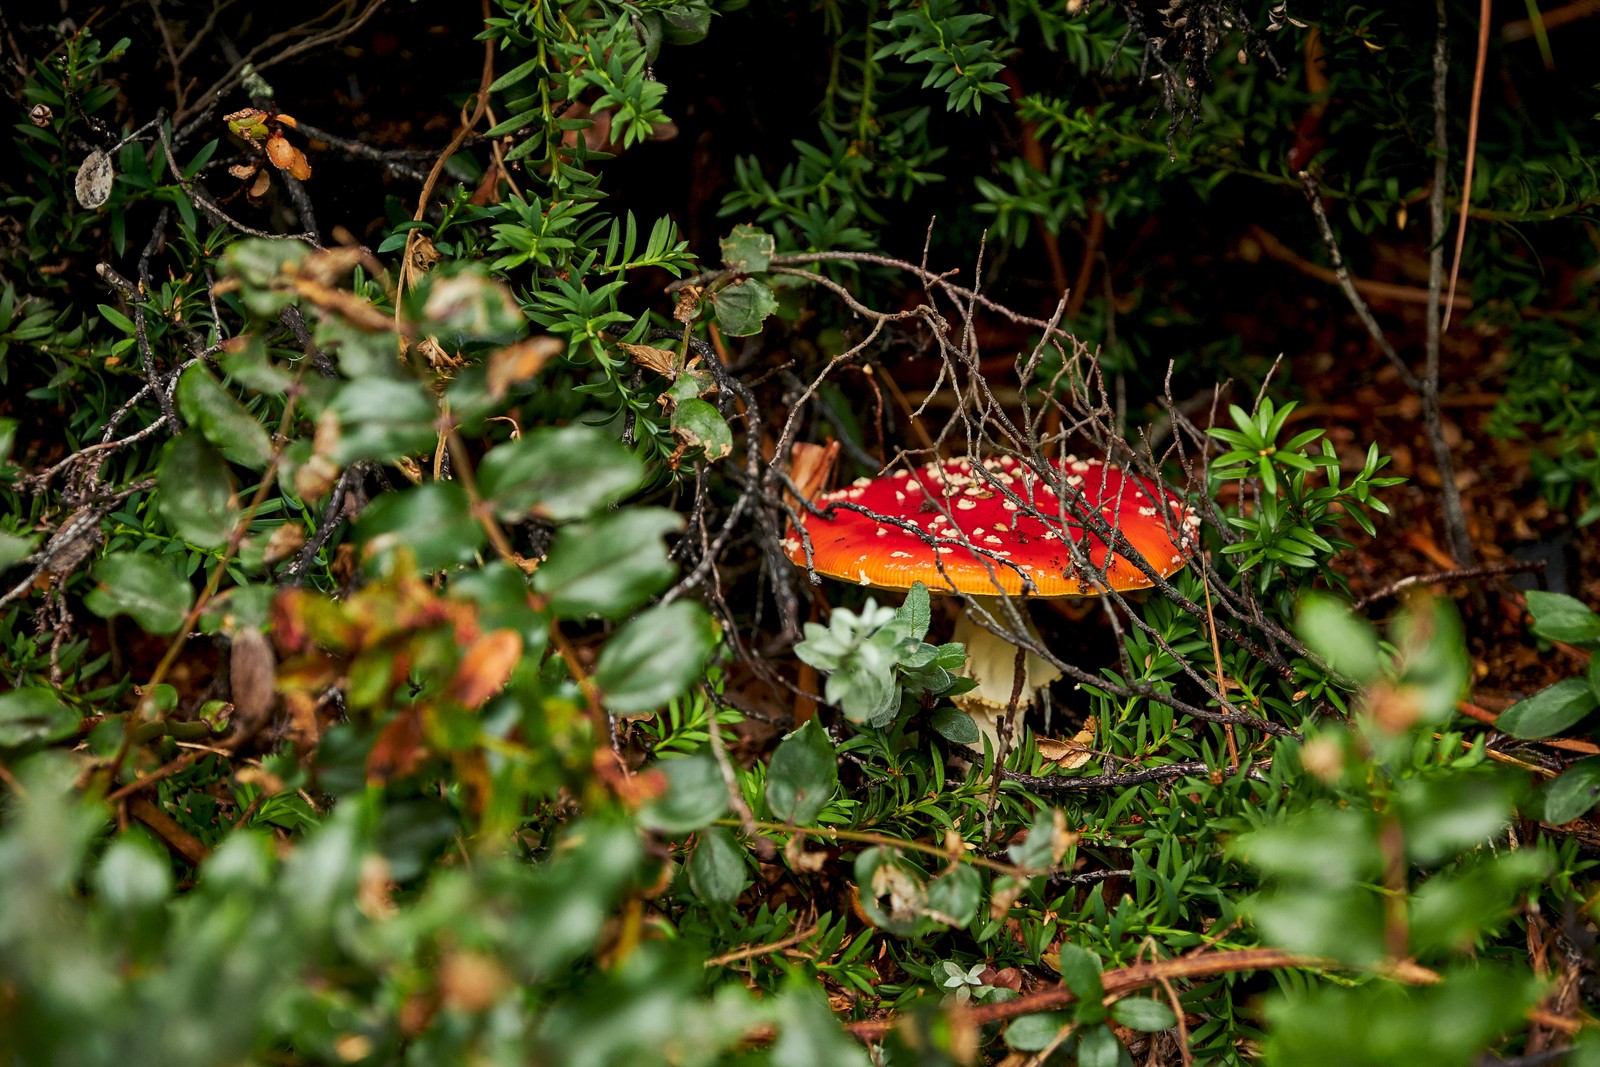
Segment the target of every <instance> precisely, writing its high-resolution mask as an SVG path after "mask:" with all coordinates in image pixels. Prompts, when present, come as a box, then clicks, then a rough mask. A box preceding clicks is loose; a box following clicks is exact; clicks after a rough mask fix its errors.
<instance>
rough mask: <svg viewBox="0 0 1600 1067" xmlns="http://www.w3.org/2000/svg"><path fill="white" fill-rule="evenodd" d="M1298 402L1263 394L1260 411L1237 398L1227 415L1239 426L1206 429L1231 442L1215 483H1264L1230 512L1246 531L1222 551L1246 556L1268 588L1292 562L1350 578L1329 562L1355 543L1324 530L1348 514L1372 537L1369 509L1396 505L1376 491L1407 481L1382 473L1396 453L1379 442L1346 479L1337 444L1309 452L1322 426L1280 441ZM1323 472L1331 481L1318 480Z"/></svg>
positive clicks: (1215, 469)
mask: <svg viewBox="0 0 1600 1067" xmlns="http://www.w3.org/2000/svg"><path fill="white" fill-rule="evenodd" d="M1294 409H1295V403H1294V402H1293V401H1289V402H1288V403H1285V404H1284V405H1283V406H1281V407H1279V406H1277V405H1275V404H1274V403H1273V402H1272V399H1271V398H1270V397H1267V398H1263V400H1262V402H1261V406H1260V407H1259V408H1258V409H1257V410H1256V412H1255V414H1254V415H1251V414H1249V413H1248V412H1246V411H1245V410H1244V409H1243V408H1241V407H1239V406H1238V405H1237V404H1230V405H1229V406H1228V414H1229V416H1230V417H1231V418H1232V419H1233V423H1234V426H1235V427H1236V428H1235V429H1228V428H1226V427H1222V426H1213V427H1212V428H1211V429H1209V430H1208V431H1207V432H1208V433H1209V434H1210V435H1211V436H1212V437H1214V438H1216V439H1217V440H1219V441H1221V442H1222V443H1223V444H1225V445H1227V446H1228V451H1226V452H1223V453H1222V454H1221V455H1219V456H1217V457H1216V458H1215V459H1213V460H1212V461H1211V478H1212V481H1213V483H1220V482H1223V481H1240V482H1247V481H1250V482H1256V483H1258V484H1259V486H1260V492H1259V493H1257V494H1255V495H1254V496H1253V497H1248V498H1246V497H1243V496H1241V506H1240V511H1241V513H1240V514H1237V515H1230V516H1228V523H1229V525H1231V526H1233V527H1234V528H1236V529H1238V530H1241V531H1243V534H1242V536H1241V537H1240V538H1239V540H1236V541H1232V542H1231V543H1230V544H1227V545H1225V546H1224V547H1223V549H1222V551H1223V554H1224V555H1242V556H1243V557H1244V559H1243V560H1241V561H1240V564H1239V566H1240V569H1241V570H1247V571H1249V570H1253V571H1254V572H1255V576H1256V587H1257V588H1258V589H1259V590H1260V591H1261V592H1266V591H1267V589H1268V588H1269V587H1271V586H1272V585H1273V584H1275V583H1276V582H1278V581H1280V579H1281V578H1282V577H1283V568H1286V567H1287V568H1295V569H1300V570H1316V571H1317V572H1318V573H1319V574H1320V575H1321V576H1322V577H1323V578H1324V579H1326V580H1327V581H1328V582H1330V583H1331V584H1333V585H1334V586H1336V587H1340V586H1342V585H1343V579H1342V578H1341V577H1340V576H1339V575H1338V573H1337V572H1336V571H1334V570H1333V568H1332V567H1330V566H1329V563H1330V562H1331V561H1332V559H1333V557H1334V555H1335V554H1336V553H1338V552H1340V551H1343V550H1344V549H1347V548H1349V547H1351V546H1350V542H1349V541H1346V540H1343V539H1342V538H1338V537H1333V538H1328V537H1324V536H1323V534H1322V533H1321V532H1319V531H1325V530H1330V529H1332V528H1335V527H1337V526H1338V525H1339V524H1340V522H1341V521H1342V519H1343V518H1344V517H1345V516H1349V517H1350V518H1351V519H1352V520H1354V521H1355V523H1356V525H1358V526H1360V527H1361V529H1362V530H1364V531H1365V532H1366V533H1367V535H1368V536H1371V535H1372V534H1373V532H1374V527H1373V524H1372V519H1371V518H1370V517H1369V516H1368V514H1367V512H1368V511H1376V512H1378V513H1379V514H1383V515H1386V514H1388V512H1389V508H1388V505H1386V504H1384V502H1383V501H1382V500H1380V499H1378V498H1377V497H1376V496H1375V495H1374V493H1375V492H1376V491H1377V490H1379V489H1384V488H1387V487H1388V486H1391V485H1398V484H1400V483H1401V482H1402V481H1404V480H1405V479H1403V478H1384V477H1376V475H1377V472H1378V471H1380V470H1382V469H1383V468H1384V467H1385V466H1387V465H1388V462H1389V460H1388V458H1387V457H1386V456H1382V455H1380V454H1379V452H1378V446H1377V445H1376V444H1373V445H1371V446H1369V447H1368V449H1367V454H1366V458H1365V461H1364V462H1363V463H1362V466H1361V470H1360V471H1359V472H1358V473H1357V474H1356V475H1355V477H1354V478H1352V479H1350V481H1349V484H1341V483H1342V477H1341V474H1340V470H1339V457H1338V455H1337V454H1335V452H1334V450H1333V446H1332V445H1331V444H1329V443H1328V442H1327V441H1326V440H1322V448H1321V451H1320V452H1319V453H1315V454H1313V453H1310V452H1308V451H1307V448H1308V446H1310V445H1312V444H1314V443H1315V442H1317V441H1318V440H1319V439H1322V437H1323V431H1322V430H1303V431H1301V432H1300V433H1297V434H1295V435H1294V436H1293V437H1291V438H1289V440H1287V441H1283V442H1280V441H1279V440H1278V437H1279V435H1280V434H1282V433H1283V429H1284V426H1285V424H1286V423H1287V422H1288V419H1289V416H1290V415H1291V414H1293V413H1294ZM1319 474H1320V475H1321V477H1322V479H1323V480H1325V481H1326V482H1327V484H1326V485H1320V486H1319V485H1315V483H1314V478H1315V476H1317V475H1319ZM1247 499H1248V501H1249V503H1248V505H1247V504H1246V503H1245V500H1247Z"/></svg>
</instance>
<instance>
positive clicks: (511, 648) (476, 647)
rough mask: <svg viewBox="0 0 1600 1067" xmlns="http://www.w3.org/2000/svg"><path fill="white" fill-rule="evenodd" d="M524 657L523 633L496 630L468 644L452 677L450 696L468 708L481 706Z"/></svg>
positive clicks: (503, 682)
mask: <svg viewBox="0 0 1600 1067" xmlns="http://www.w3.org/2000/svg"><path fill="white" fill-rule="evenodd" d="M521 658H522V635H521V634H519V633H517V631H515V630H494V631H492V632H490V633H486V634H484V635H483V636H482V637H480V638H478V639H477V640H476V641H474V642H472V644H471V645H469V646H468V647H467V651H466V652H465V653H464V654H463V655H462V657H461V663H460V665H458V666H457V667H456V674H455V677H454V678H453V679H451V681H450V696H451V697H452V698H454V699H455V701H456V702H457V703H459V704H461V705H462V706H463V707H466V708H473V709H476V708H480V707H482V706H483V703H484V701H486V700H488V699H489V698H490V697H492V696H494V694H495V693H497V692H499V691H500V688H501V687H502V686H503V685H505V684H506V682H507V681H508V680H509V679H510V678H511V672H512V671H513V670H514V669H515V668H516V666H517V661H518V660H519V659H521Z"/></svg>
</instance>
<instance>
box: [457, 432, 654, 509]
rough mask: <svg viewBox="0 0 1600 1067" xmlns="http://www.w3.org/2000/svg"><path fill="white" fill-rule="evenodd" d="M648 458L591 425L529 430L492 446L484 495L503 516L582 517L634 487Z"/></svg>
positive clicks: (484, 469)
mask: <svg viewBox="0 0 1600 1067" xmlns="http://www.w3.org/2000/svg"><path fill="white" fill-rule="evenodd" d="M644 474H645V471H644V464H643V463H642V462H641V461H640V460H639V458H638V457H637V456H635V455H634V454H633V453H631V452H629V451H628V450H627V449H626V448H623V447H622V445H621V444H619V443H618V442H617V441H616V439H614V438H612V437H610V436H608V435H607V434H604V433H601V432H600V431H599V430H597V429H595V428H594V427H592V426H563V427H560V428H558V429H552V428H544V427H542V428H540V429H537V430H532V431H529V432H528V433H525V434H523V435H522V437H521V438H520V439H518V440H516V441H512V442H510V443H508V444H503V445H497V446H495V447H494V448H492V449H490V450H489V452H488V453H487V454H486V455H485V456H484V457H483V462H482V463H481V464H479V466H478V481H479V483H480V484H481V486H482V488H483V495H484V499H486V500H487V501H489V502H490V503H491V504H493V505H494V509H495V514H496V515H498V516H499V517H500V518H501V519H502V520H503V521H505V522H518V521H521V520H522V519H524V518H526V517H527V516H528V515H529V513H532V514H535V515H543V516H546V517H548V518H552V519H560V520H567V519H583V518H588V517H589V516H590V515H592V514H593V513H594V512H596V511H598V510H600V509H601V508H603V507H606V506H607V505H609V504H614V503H616V502H617V501H618V500H620V499H621V498H622V497H624V496H626V495H627V494H629V493H631V492H633V491H634V490H635V489H637V488H638V487H639V483H640V482H642V481H643V480H644Z"/></svg>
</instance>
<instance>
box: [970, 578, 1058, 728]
mask: <svg viewBox="0 0 1600 1067" xmlns="http://www.w3.org/2000/svg"><path fill="white" fill-rule="evenodd" d="M980 610H981V611H982V612H985V613H987V614H988V615H989V617H990V618H992V619H994V620H996V621H997V622H998V623H999V624H1000V625H1002V626H1007V625H1009V619H1010V613H1009V612H1007V611H1006V608H1005V600H1004V598H1002V597H995V596H974V597H972V598H971V601H970V603H969V604H968V605H967V607H966V608H965V609H964V610H963V611H962V612H961V615H960V617H959V618H957V619H956V629H955V634H954V635H953V636H954V639H955V640H957V641H959V642H961V643H962V644H963V645H965V646H966V648H967V661H966V663H965V664H963V665H962V667H961V669H960V670H959V671H957V672H956V673H957V674H959V675H961V676H962V677H964V678H971V679H972V680H973V681H975V682H977V683H978V687H977V688H976V689H974V690H972V691H971V692H968V693H963V694H961V695H960V696H958V697H956V698H955V701H954V702H955V704H956V706H957V707H959V708H960V709H961V710H962V711H964V712H966V713H967V714H968V715H971V716H972V721H973V722H975V723H977V725H978V729H979V731H981V732H982V733H983V734H984V735H985V736H987V737H988V738H989V743H990V744H991V745H992V746H993V747H994V749H995V751H996V752H998V751H999V750H1000V731H999V724H1000V720H1001V719H1002V718H1004V717H1005V714H1006V710H1007V709H1008V708H1009V707H1010V704H1011V692H1012V690H1013V688H1015V686H1016V673H1017V646H1016V645H1015V644H1013V643H1011V642H1010V641H1008V640H1006V639H1005V638H1004V637H1001V636H1000V635H999V634H996V633H994V632H993V631H991V630H989V629H986V628H985V627H984V626H983V624H982V623H981V622H979V621H978V618H977V617H976V616H977V612H978V611H980ZM1017 613H1018V614H1019V615H1021V616H1022V625H1023V628H1024V629H1025V630H1026V631H1027V634H1028V636H1029V637H1030V638H1032V639H1033V640H1034V642H1035V643H1038V644H1043V641H1044V639H1043V638H1042V637H1040V636H1039V631H1038V630H1037V629H1035V628H1034V625H1033V620H1032V619H1030V618H1029V617H1028V605H1027V602H1026V601H1023V600H1019V601H1017ZM1023 660H1024V666H1023V670H1024V675H1025V677H1024V678H1023V681H1022V691H1021V692H1020V693H1018V694H1017V711H1018V712H1025V711H1027V709H1028V708H1030V707H1032V706H1033V705H1034V704H1036V703H1038V701H1039V696H1040V694H1041V693H1043V692H1044V690H1045V689H1046V688H1047V687H1048V686H1049V685H1050V683H1051V682H1053V681H1055V680H1056V679H1057V678H1059V677H1061V672H1060V671H1058V670H1056V669H1055V667H1053V666H1051V665H1050V663H1049V662H1047V661H1046V660H1045V659H1044V658H1043V657H1041V656H1040V655H1038V654H1037V653H1035V652H1033V651H1031V650H1029V651H1027V652H1026V653H1025V654H1024V657H1023ZM972 747H974V748H978V749H981V748H982V747H983V744H982V740H981V739H980V740H979V743H978V744H976V745H974V746H972Z"/></svg>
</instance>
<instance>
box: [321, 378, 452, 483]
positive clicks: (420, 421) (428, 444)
mask: <svg viewBox="0 0 1600 1067" xmlns="http://www.w3.org/2000/svg"><path fill="white" fill-rule="evenodd" d="M327 411H328V413H329V414H331V415H332V416H333V417H335V418H337V419H338V431H339V432H338V438H337V443H336V444H335V445H334V447H333V451H332V454H331V455H330V456H329V457H328V458H329V459H331V460H333V462H334V463H336V464H338V465H339V466H341V467H343V466H347V465H349V464H351V463H354V462H356V461H357V460H362V459H369V460H376V461H378V462H388V461H389V460H393V459H398V458H399V457H401V456H404V455H409V454H411V453H413V452H423V451H427V452H432V451H433V448H434V445H435V443H436V442H437V440H438V429H437V426H436V421H437V419H438V414H439V413H438V411H437V410H436V409H435V407H434V403H433V401H432V400H431V399H429V398H428V394H427V393H426V392H424V391H423V388H422V386H421V385H420V384H418V383H417V382H415V381H413V380H410V379H398V378H362V379H359V380H358V381H353V382H346V383H345V384H344V385H343V386H341V387H340V389H339V391H338V392H337V393H335V394H334V396H333V400H332V401H331V402H330V403H329V404H328V408H327Z"/></svg>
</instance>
